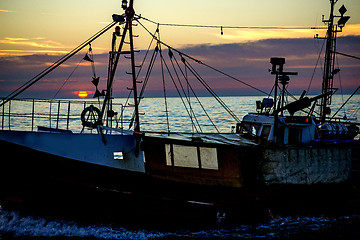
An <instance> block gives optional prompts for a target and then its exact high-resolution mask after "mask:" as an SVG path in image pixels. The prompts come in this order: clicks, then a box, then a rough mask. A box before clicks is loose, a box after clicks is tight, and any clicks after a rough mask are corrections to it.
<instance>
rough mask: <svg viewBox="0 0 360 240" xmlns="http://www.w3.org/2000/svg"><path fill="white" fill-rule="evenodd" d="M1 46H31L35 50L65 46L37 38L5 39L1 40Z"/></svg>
mask: <svg viewBox="0 0 360 240" xmlns="http://www.w3.org/2000/svg"><path fill="white" fill-rule="evenodd" d="M0 43H1V44H10V45H20V46H30V47H35V48H50V49H53V48H64V46H63V45H62V44H60V43H58V42H54V41H49V40H44V38H42V37H37V38H30V39H29V38H12V37H5V38H4V39H2V40H0Z"/></svg>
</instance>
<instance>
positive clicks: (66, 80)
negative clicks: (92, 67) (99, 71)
mask: <svg viewBox="0 0 360 240" xmlns="http://www.w3.org/2000/svg"><path fill="white" fill-rule="evenodd" d="M83 60H84V59H83V58H81V59H80V61H79V63H78V64H77V65H76V67H75V68H74V70H72V72H71V73H70V75H69V76H68V78H67V79H65V81H64V82H63V84H62V85H61V87H60V88H59V89H58V90H57V92H56V93H55V95H54V96H53V98H52V100H54V99H55V98H56V96H57V95H58V94H59V92H60V91H61V89H62V88H63V87H64V86H65V84H66V83H67V82H68V81H69V79H70V78H71V76H72V75H73V74H74V72H75V71H76V69H77V68H78V67H79V66H80V64H81V63H82V61H83Z"/></svg>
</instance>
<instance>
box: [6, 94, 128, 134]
mask: <svg viewBox="0 0 360 240" xmlns="http://www.w3.org/2000/svg"><path fill="white" fill-rule="evenodd" d="M90 105H93V106H96V107H98V108H100V103H99V102H98V101H84V100H43V99H14V100H11V101H9V102H7V103H6V104H4V105H3V106H2V107H1V109H0V127H1V130H23V131H36V130H37V129H38V127H39V126H41V127H45V128H49V129H58V130H71V131H72V132H82V131H90V132H92V131H93V129H90V128H84V127H83V125H82V122H81V119H80V116H81V112H82V111H83V110H84V109H85V108H86V107H88V106H90ZM112 107H113V109H114V111H117V112H118V114H117V115H115V116H114V117H113V118H111V119H109V120H108V121H105V122H104V125H105V126H107V127H116V128H120V129H122V128H123V125H124V117H123V114H122V113H123V108H124V106H123V105H122V104H119V103H113V105H112Z"/></svg>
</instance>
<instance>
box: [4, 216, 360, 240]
mask: <svg viewBox="0 0 360 240" xmlns="http://www.w3.org/2000/svg"><path fill="white" fill-rule="evenodd" d="M119 217H120V216H119ZM0 239H50V240H53V239H139V240H140V239H141V240H145V239H360V215H349V216H336V217H334V216H332V217H327V216H307V217H305V216H302V217H284V218H278V219H273V220H270V221H268V222H265V223H257V224H250V225H247V224H244V225H242V224H238V225H231V226H230V225H213V226H201V225H198V226H196V227H187V228H181V227H179V228H177V227H176V226H173V227H171V229H167V228H163V229H159V228H156V229H147V228H140V227H137V226H134V225H133V226H131V225H129V226H126V227H125V226H117V225H115V224H108V223H107V224H102V223H96V224H89V223H80V222H76V221H72V220H68V219H67V220H64V219H61V218H56V217H38V216H33V215H27V214H23V213H20V212H18V211H10V210H4V209H1V210H0Z"/></svg>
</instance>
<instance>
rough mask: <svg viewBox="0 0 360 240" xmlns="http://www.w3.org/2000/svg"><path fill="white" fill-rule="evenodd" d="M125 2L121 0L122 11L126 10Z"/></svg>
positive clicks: (125, 0)
mask: <svg viewBox="0 0 360 240" xmlns="http://www.w3.org/2000/svg"><path fill="white" fill-rule="evenodd" d="M127 3H128V2H127V0H122V2H121V8H122V9H124V10H126V9H127Z"/></svg>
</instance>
